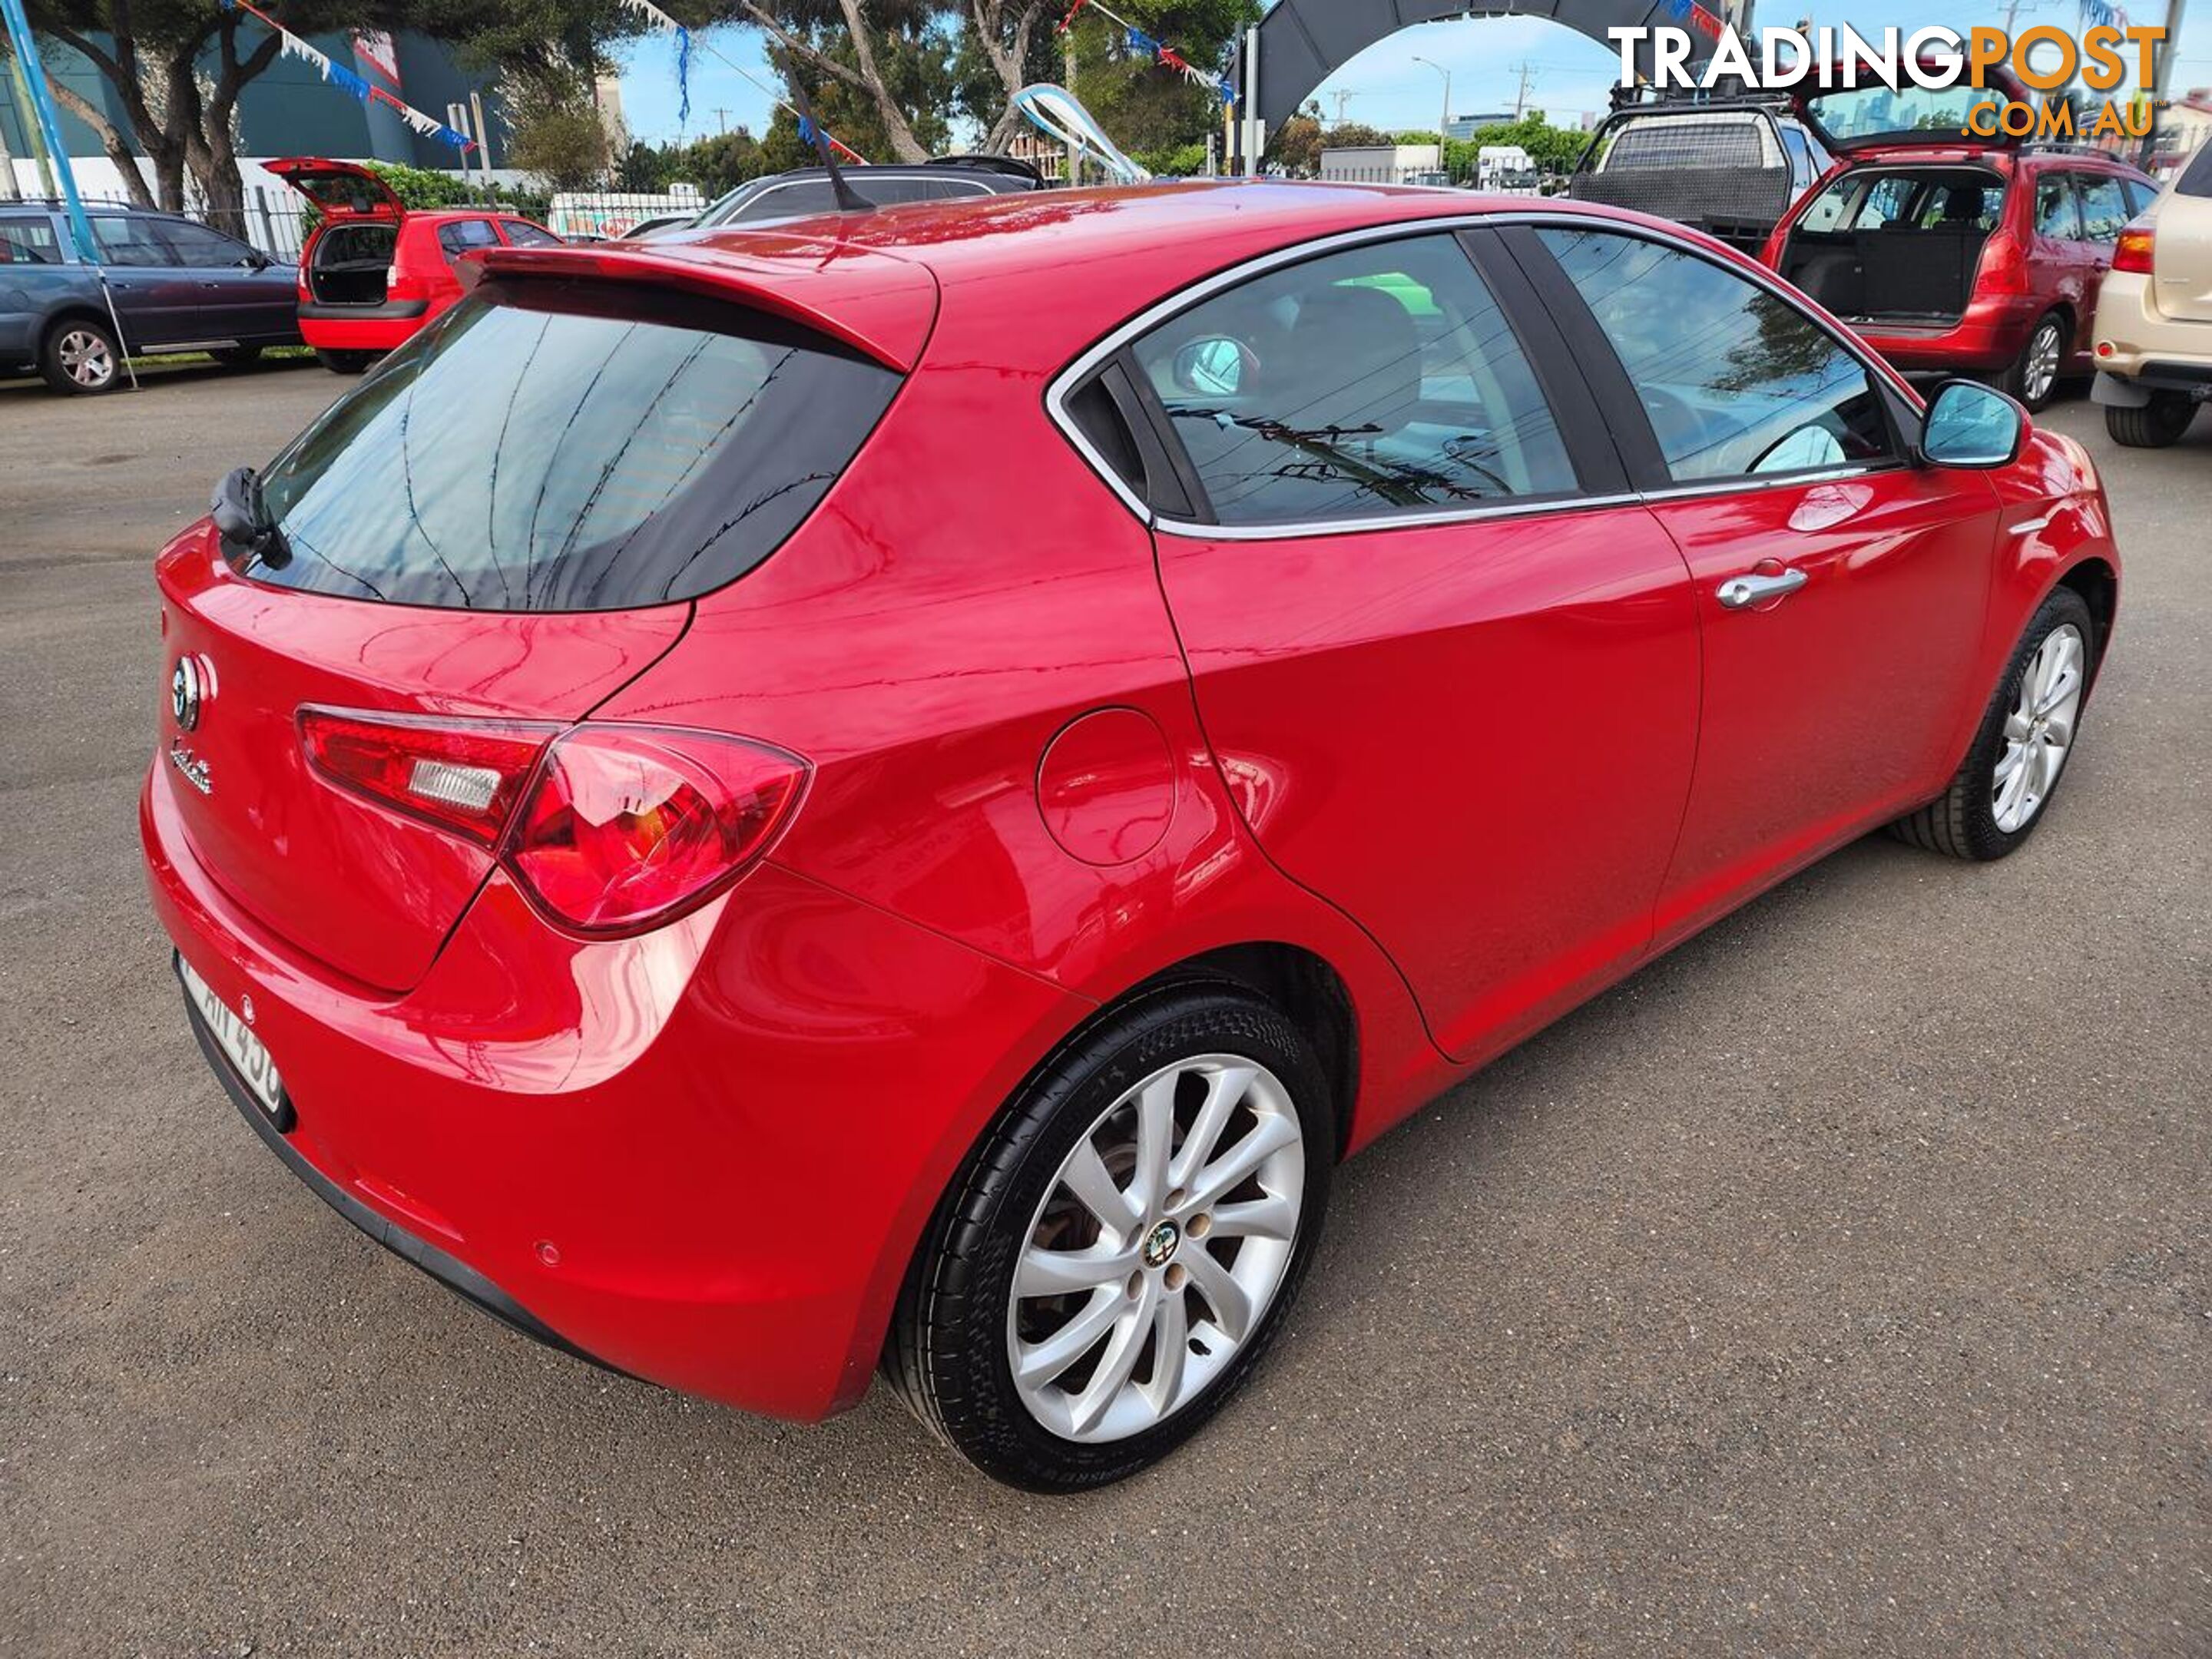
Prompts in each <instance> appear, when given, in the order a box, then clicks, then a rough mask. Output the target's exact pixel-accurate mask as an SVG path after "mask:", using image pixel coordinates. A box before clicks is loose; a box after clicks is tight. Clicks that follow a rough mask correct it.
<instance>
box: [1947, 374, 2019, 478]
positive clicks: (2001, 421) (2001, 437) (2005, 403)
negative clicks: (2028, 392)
mask: <svg viewBox="0 0 2212 1659" xmlns="http://www.w3.org/2000/svg"><path fill="white" fill-rule="evenodd" d="M2026 436H2027V410H2024V409H2022V408H2021V406H2020V405H2019V404H2016V403H2015V402H2013V400H2012V399H2011V398H2008V397H2006V396H2005V395H2004V393H2002V392H1993V391H1991V390H1990V388H1989V387H1988V386H1984V385H1982V384H1981V382H1979V381H1978V380H1946V381H1944V382H1943V384H1942V385H1941V386H1937V387H1936V396H1935V397H1934V398H1932V399H1930V400H1929V404H1928V416H1927V418H1926V419H1925V420H1924V421H1923V422H1921V426H1920V459H1922V460H1923V461H1925V462H1926V463H1928V465H1930V466H1959V467H1973V468H1980V469H1987V468H1990V467H1998V466H2009V465H2012V463H2013V462H2014V460H2015V459H2017V458H2018V456H2019V454H2020V446H2021V440H2022V439H2023V438H2025V437H2026Z"/></svg>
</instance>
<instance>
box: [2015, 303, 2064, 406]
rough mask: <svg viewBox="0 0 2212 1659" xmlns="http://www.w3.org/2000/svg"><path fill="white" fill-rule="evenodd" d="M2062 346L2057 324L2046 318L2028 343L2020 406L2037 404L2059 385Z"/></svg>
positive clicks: (2022, 375) (2021, 382) (2022, 374)
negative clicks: (2059, 363) (2053, 387)
mask: <svg viewBox="0 0 2212 1659" xmlns="http://www.w3.org/2000/svg"><path fill="white" fill-rule="evenodd" d="M2064 345H2065V342H2064V341H2063V340H2062V339H2061V338H2060V337H2059V328H2058V325H2057V322H2055V321H2053V320H2052V319H2050V318H2047V317H2046V318H2045V319H2044V320H2043V321H2042V323H2041V324H2039V325H2038V326H2037V328H2036V331H2035V336H2034V337H2033V339H2031V340H2030V341H2028V343H2027V363H2026V364H2025V366H2024V367H2023V368H2022V369H2021V377H2020V389H2021V393H2022V394H2023V395H2022V397H2021V401H2022V402H2023V403H2029V404H2039V403H2041V402H2042V401H2043V400H2044V399H2045V398H2048V397H2049V396H2050V395H2051V387H2052V386H2056V385H2057V383H2058V357H2059V353H2060V352H2061V351H2062V350H2063V349H2064Z"/></svg>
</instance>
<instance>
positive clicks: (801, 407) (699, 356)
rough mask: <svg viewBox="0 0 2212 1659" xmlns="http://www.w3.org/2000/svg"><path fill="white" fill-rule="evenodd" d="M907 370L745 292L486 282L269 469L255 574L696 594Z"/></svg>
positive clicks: (837, 456) (529, 606)
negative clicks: (743, 297)
mask: <svg viewBox="0 0 2212 1659" xmlns="http://www.w3.org/2000/svg"><path fill="white" fill-rule="evenodd" d="M898 384H899V377H898V376H897V375H896V374H893V373H892V372H891V371H890V370H889V369H887V368H884V367H883V366H882V365H880V364H878V363H876V362H872V361H871V360H869V359H866V358H864V357H862V356H859V355H858V354H855V353H853V352H849V351H848V350H846V349H843V348H842V347H841V346H839V345H837V344H836V343H834V342H832V341H830V340H829V339H828V338H826V337H823V336H821V335H818V334H815V333H812V332H811V331H806V330H804V329H799V328H795V327H792V326H788V325H785V324H783V323H781V322H780V321H777V320H776V319H771V318H768V317H765V316H763V315H761V314H759V313H752V312H748V311H745V310H744V309H742V308H741V307H734V306H720V305H714V304H712V303H709V302H706V301H684V300H681V299H678V298H676V297H674V296H668V295H657V294H641V293H640V291H639V290H637V289H621V290H618V291H610V292H608V293H606V294H605V295H591V294H588V293H585V292H583V291H582V290H581V288H580V285H568V286H564V287H562V288H560V289H553V290H545V289H538V290H532V289H527V288H524V287H521V286H519V285H514V284H499V283H494V284H488V285H487V286H486V288H485V289H482V290H479V292H478V293H477V295H473V296H471V298H469V299H467V300H465V301H463V302H462V303H461V304H460V305H459V306H457V307H454V308H453V310H452V311H450V312H448V313H447V314H446V315H445V316H444V317H442V318H441V319H439V321H438V322H437V323H435V324H434V325H432V326H431V327H429V328H428V329H425V330H424V331H422V333H420V334H418V335H416V337H415V338H414V339H413V340H412V341H410V342H409V343H408V344H407V345H405V346H404V347H403V348H401V349H400V350H399V351H398V352H397V353H395V354H393V356H391V357H390V358H388V359H386V362H385V363H384V364H383V366H382V367H381V368H379V369H378V370H377V371H376V372H375V373H374V374H371V375H370V376H369V377H368V379H367V380H364V381H362V384H361V386H359V387H358V388H357V389H356V390H355V391H354V392H352V393H351V394H350V395H349V396H348V397H346V398H342V399H341V400H340V401H339V402H338V403H337V404H335V405H333V406H332V407H331V409H330V410H328V411H327V412H326V413H325V415H324V416H323V417H322V418H321V419H320V420H319V421H318V422H316V423H315V424H314V425H313V427H311V428H308V429H307V432H306V433H304V434H302V435H301V436H300V437H299V438H297V439H295V440H294V441H293V442H292V444H291V445H290V446H289V447H288V448H286V449H285V450H284V451H283V453H281V454H279V455H278V456H277V457H276V459H275V460H274V461H272V462H271V463H270V465H269V467H268V468H267V470H266V471H264V475H263V486H264V498H265V500H266V502H267V505H268V508H269V512H270V517H271V519H272V520H274V522H275V523H276V526H277V528H278V529H279V530H281V531H282V532H283V537H284V539H285V541H286V542H287V543H288V544H289V551H290V558H289V561H287V562H283V563H282V564H281V566H279V567H275V568H272V567H271V566H270V564H269V563H268V562H266V561H265V560H264V561H263V562H260V563H258V564H257V565H256V567H255V568H254V570H253V574H254V575H255V577H256V578H257V579H258V580H263V581H266V582H270V583H274V584H276V585H279V586H287V587H298V588H305V589H308V590H310V591H313V592H320V593H335V594H342V595H344V596H347V597H349V598H354V599H381V600H386V601H388V602H390V603H392V604H395V605H430V606H437V607H441V608H447V609H472V610H484V611H600V610H610V609H617V608H626V607H629V606H633V605H651V604H655V603H658V602H660V601H662V600H667V599H689V598H691V597H693V596H695V595H697V594H700V593H703V592H708V590H709V589H712V588H715V587H719V586H721V585H722V584H724V583H725V582H728V581H730V580H733V579H734V578H736V577H738V576H739V575H742V574H744V572H746V571H748V570H750V569H751V568H753V567H754V566H756V565H757V564H759V563H760V562H761V561H762V560H763V559H765V558H766V557H768V556H769V554H770V553H772V552H773V551H775V548H776V547H777V546H778V544H781V542H782V541H783V539H784V538H786V537H787V536H788V535H789V534H790V533H791V532H793V530H794V529H796V528H797V527H798V526H799V524H800V522H801V521H802V520H805V518H806V516H807V515H808V514H809V513H811V512H812V511H813V509H814V507H815V505H816V503H817V502H818V501H820V500H821V499H822V497H823V495H824V494H825V493H827V491H828V490H829V486H830V485H831V484H832V483H835V482H836V478H837V477H838V475H839V474H840V473H841V472H842V471H843V470H844V469H845V467H846V465H847V464H848V463H849V462H850V461H851V459H853V456H854V453H855V452H857V451H858V450H859V448H860V444H861V442H862V441H863V440H864V439H866V436H867V435H868V433H869V431H870V430H871V429H872V428H873V427H874V425H875V423H876V422H877V420H878V417H880V416H881V415H882V414H883V412H884V409H885V407H886V406H888V404H890V398H891V395H892V393H893V392H896V390H897V387H898Z"/></svg>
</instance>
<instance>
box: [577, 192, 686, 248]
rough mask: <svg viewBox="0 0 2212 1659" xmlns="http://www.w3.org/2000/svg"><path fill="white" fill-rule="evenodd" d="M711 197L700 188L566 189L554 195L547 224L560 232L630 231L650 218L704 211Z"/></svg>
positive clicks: (598, 233) (611, 234) (609, 233)
mask: <svg viewBox="0 0 2212 1659" xmlns="http://www.w3.org/2000/svg"><path fill="white" fill-rule="evenodd" d="M706 205H707V198H706V197H703V196H702V195H700V194H699V193H698V192H697V191H690V192H688V193H686V194H682V195H665V196H664V195H643V194H636V193H630V192H625V191H562V193H561V194H560V195H558V196H556V197H554V198H553V202H552V206H551V208H550V210H549V211H548V212H547V213H546V215H545V228H547V229H548V230H550V231H551V232H552V233H553V234H555V235H556V236H604V237H608V238H612V237H616V236H621V235H624V234H628V233H629V232H630V231H632V230H635V228H637V227H638V226H640V225H641V224H643V223H644V222H646V221H647V220H648V219H665V218H670V217H673V216H678V215H681V216H684V217H687V218H688V217H689V216H691V215H693V214H696V213H699V212H701V211H702V210H704V209H705V208H706Z"/></svg>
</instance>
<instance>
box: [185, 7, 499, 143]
mask: <svg viewBox="0 0 2212 1659" xmlns="http://www.w3.org/2000/svg"><path fill="white" fill-rule="evenodd" d="M219 3H220V4H221V5H222V9H224V10H225V11H233V10H235V11H242V12H245V13H246V14H247V15H250V16H252V17H254V18H256V19H258V21H260V22H261V23H262V24H263V25H264V27H267V28H269V29H270V30H272V31H273V32H274V33H276V39H277V46H276V50H277V52H278V53H279V55H281V56H283V57H285V58H298V59H299V60H300V61H301V63H303V64H313V66H314V67H315V69H316V70H318V71H319V72H320V74H321V75H322V77H323V79H324V80H325V81H327V82H330V83H331V85H332V86H334V87H336V88H338V89H339V90H340V91H342V92H348V93H351V94H353V95H354V96H355V97H356V98H358V99H359V100H361V101H362V102H363V103H364V104H367V103H378V104H382V105H384V106H386V108H388V109H390V110H391V111H392V113H394V114H395V115H397V116H398V118H400V119H401V120H402V121H403V122H404V123H405V124H406V125H407V126H408V128H409V129H410V131H415V132H418V133H420V134H422V137H425V138H435V139H437V140H438V141H439V142H440V143H445V144H449V145H451V146H452V147H453V149H457V150H459V151H461V152H462V153H463V154H466V153H467V152H468V151H470V150H472V149H475V148H476V140H474V139H473V138H471V137H469V136H468V135H467V134H466V133H465V132H456V131H453V128H451V127H449V126H447V125H446V124H445V123H444V122H443V121H441V120H438V119H436V118H435V117H432V116H428V115H425V114H423V113H422V111H421V110H419V109H416V107H415V106H413V105H412V104H407V103H403V102H401V101H400V100H398V99H397V98H395V97H393V96H392V94H390V93H388V92H386V90H385V89H384V88H382V87H380V86H378V85H376V84H375V83H374V82H371V81H368V80H366V79H364V78H363V77H362V76H358V75H356V74H355V73H354V72H353V71H352V70H349V69H348V68H347V67H346V66H345V65H344V64H334V63H332V62H331V59H330V56H329V54H328V53H326V52H321V51H319V50H318V49H317V48H316V47H314V46H310V45H309V44H308V43H307V41H305V40H301V38H300V37H299V36H298V35H296V34H295V33H292V31H291V30H289V29H288V28H286V27H284V26H283V24H282V23H280V22H278V21H276V19H275V18H273V17H271V16H270V15H269V14H268V13H267V12H265V11H264V10H262V9H261V8H260V7H258V6H257V5H255V4H254V3H253V0H219Z"/></svg>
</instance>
